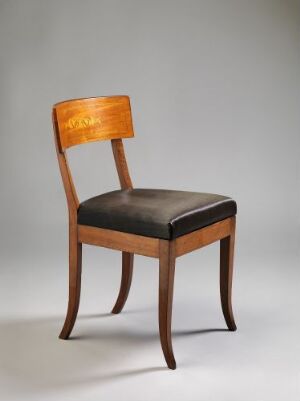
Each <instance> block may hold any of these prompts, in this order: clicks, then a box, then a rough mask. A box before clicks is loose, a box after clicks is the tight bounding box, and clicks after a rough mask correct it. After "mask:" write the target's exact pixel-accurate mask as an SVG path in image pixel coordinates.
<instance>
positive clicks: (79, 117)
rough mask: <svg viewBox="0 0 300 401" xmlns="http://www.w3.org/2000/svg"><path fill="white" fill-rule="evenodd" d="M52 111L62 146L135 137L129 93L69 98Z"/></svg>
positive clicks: (67, 146) (62, 147)
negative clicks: (124, 94)
mask: <svg viewBox="0 0 300 401" xmlns="http://www.w3.org/2000/svg"><path fill="white" fill-rule="evenodd" d="M53 110H54V114H55V119H56V121H57V125H58V140H59V146H60V148H61V149H67V148H69V147H70V146H74V145H80V144H81V143H86V142H92V141H102V140H107V139H117V138H130V137H133V136H134V133H133V127H132V119H131V110H130V101H129V97H128V96H108V97H94V98H87V99H73V100H67V101H65V102H60V103H57V104H55V105H54V107H53Z"/></svg>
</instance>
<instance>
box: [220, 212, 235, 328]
mask: <svg viewBox="0 0 300 401" xmlns="http://www.w3.org/2000/svg"><path fill="white" fill-rule="evenodd" d="M234 242H235V217H232V229H231V233H230V235H229V236H228V237H226V238H223V239H221V241H220V293H221V304H222V311H223V315H224V318H225V321H226V324H227V327H228V329H229V330H230V331H235V330H236V324H235V321H234V316H233V311H232V300H231V298H232V276H233V257H234Z"/></svg>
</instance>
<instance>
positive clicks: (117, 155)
mask: <svg viewBox="0 0 300 401" xmlns="http://www.w3.org/2000/svg"><path fill="white" fill-rule="evenodd" d="M111 146H112V151H113V155H114V159H115V164H116V169H117V173H118V176H119V181H120V185H121V188H122V189H129V188H132V182H131V178H130V175H129V170H128V166H127V161H126V156H125V151H124V146H123V142H122V139H112V141H111Z"/></svg>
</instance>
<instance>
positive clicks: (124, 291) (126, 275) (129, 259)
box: [111, 252, 134, 314]
mask: <svg viewBox="0 0 300 401" xmlns="http://www.w3.org/2000/svg"><path fill="white" fill-rule="evenodd" d="M133 259H134V254H133V253H129V252H122V278H121V285H120V290H119V295H118V298H117V301H116V303H115V306H114V307H113V309H112V311H111V313H115V314H117V313H120V312H121V311H122V309H123V308H124V305H125V303H126V301H127V298H128V294H129V290H130V286H131V281H132V272H133Z"/></svg>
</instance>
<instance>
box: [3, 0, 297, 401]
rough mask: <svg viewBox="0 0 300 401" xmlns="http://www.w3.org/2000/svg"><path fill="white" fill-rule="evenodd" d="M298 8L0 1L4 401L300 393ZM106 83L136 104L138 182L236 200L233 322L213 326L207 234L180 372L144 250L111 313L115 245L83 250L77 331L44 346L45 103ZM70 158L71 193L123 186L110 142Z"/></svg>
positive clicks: (52, 162)
mask: <svg viewBox="0 0 300 401" xmlns="http://www.w3.org/2000/svg"><path fill="white" fill-rule="evenodd" d="M299 11H300V7H299V1H292V0H285V1H280V0H260V1H259V0H253V1H246V0H228V1H221V0H210V1H208V0H207V1H201V0H199V1H148V2H147V1H137V0H136V1H133V0H130V1H129V0H123V1H113V0H112V1H100V0H98V1H96V0H95V1H90V0H88V1H77V0H76V1H71V0H70V1H67V0H60V1H58V0H54V1H46V0H42V1H38V0H24V1H22V0H10V1H9V0H1V1H0V51H1V74H0V85H1V92H0V121H1V136H0V138H1V147H0V151H1V157H0V163H1V168H0V174H1V208H0V217H1V242H0V246H1V271H0V273H1V276H0V286H1V292H0V301H1V305H2V307H1V308H0V313H1V315H0V339H1V342H0V347H1V348H2V349H1V350H0V351H1V353H0V382H1V388H2V390H1V393H2V395H1V394H0V399H3V400H9V399H22V400H24V399H25V398H26V397H28V399H30V400H33V399H35V398H36V399H43V400H48V399H49V400H50V399H51V400H52V399H53V400H56V401H57V400H67V399H69V398H70V399H72V400H77V399H78V400H83V399H84V400H96V399H97V400H99V399H103V400H129V399H130V400H135V399H136V400H141V399H145V400H148V399H149V400H162V399H165V397H166V396H168V397H170V399H171V398H172V399H174V400H175V399H177V398H178V399H186V400H202V399H203V400H207V399H212V400H214V401H218V400H231V401H235V400H248V399H249V400H252V401H254V400H263V401H265V400H272V401H276V400H282V399H285V400H287V401H288V400H295V401H296V400H299V397H300V386H299V381H300V370H299V362H300V349H299V341H298V338H297V332H299V329H300V321H299V320H300V319H299V300H300V299H299V298H300V297H299V289H298V283H299V278H300V272H299V239H300V238H299V225H300V224H299V223H300V213H299V198H300V196H299V195H300V187H299V147H300V135H299V128H300V117H299V115H300V114H299V106H300V81H299V71H300V49H299V38H300V37H299V36H300V35H299V23H300V14H299ZM116 94H128V95H129V96H130V97H131V105H132V111H133V119H134V128H135V133H136V137H135V139H131V140H126V141H125V147H126V151H127V157H128V163H129V167H130V169H131V175H132V179H133V182H134V185H135V186H136V187H157V188H170V189H182V190H192V191H203V192H216V193H221V194H224V195H229V196H232V197H233V198H235V199H236V201H237V203H238V220H237V222H238V226H237V249H236V270H235V277H234V306H235V312H236V320H237V325H238V331H237V332H236V333H234V334H233V333H228V332H222V331H220V330H219V329H222V328H225V323H224V321H223V318H222V315H221V312H220V306H219V300H218V286H217V282H218V256H217V255H218V247H217V244H215V245H212V246H210V247H208V248H207V249H204V250H202V251H201V252H196V253H195V254H193V255H188V256H185V257H183V258H181V259H179V261H178V266H177V276H176V288H175V300H174V319H173V329H174V349H175V356H176V359H177V362H178V369H177V371H176V372H170V371H169V370H167V369H165V362H164V360H163V357H162V353H161V350H160V346H159V341H158V335H157V329H158V328H157V316H156V308H157V268H156V264H157V262H156V261H155V260H152V259H148V258H142V257H137V258H136V271H135V277H134V282H133V287H132V292H131V294H130V297H129V300H128V304H127V306H126V310H125V311H124V314H122V315H120V316H117V317H112V318H110V315H108V314H107V313H108V312H109V311H110V309H111V307H112V305H113V303H114V300H115V297H116V294H117V291H118V286H119V277H120V255H119V254H118V253H117V252H113V251H109V250H104V249H98V248H92V247H86V248H85V249H84V262H83V263H84V264H83V266H84V271H83V294H82V303H81V308H80V312H79V319H78V321H77V324H76V326H75V329H74V338H75V339H76V338H77V339H78V341H69V342H63V341H59V340H58V339H57V334H58V333H59V329H60V326H61V324H62V323H63V318H64V313H65V310H66V299H67V208H66V201H65V196H64V192H63V187H62V183H61V179H60V175H59V171H58V166H57V161H56V155H55V149H54V142H53V133H52V126H51V107H52V104H53V103H55V102H57V101H60V100H64V99H68V98H76V97H89V96H101V95H116ZM69 156H70V163H71V167H72V168H73V172H74V179H75V183H76V185H77V187H78V192H79V196H80V199H82V200H83V199H86V198H88V197H90V196H93V195H95V194H98V193H103V192H106V191H109V190H112V189H115V188H117V187H118V181H117V175H116V173H115V171H114V165H113V159H112V155H111V151H110V144H109V143H96V144H88V145H84V146H82V147H80V148H76V147H75V148H72V149H70V151H69ZM76 336H77V337H76ZM152 383H153V384H152ZM154 383H155V385H154Z"/></svg>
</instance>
